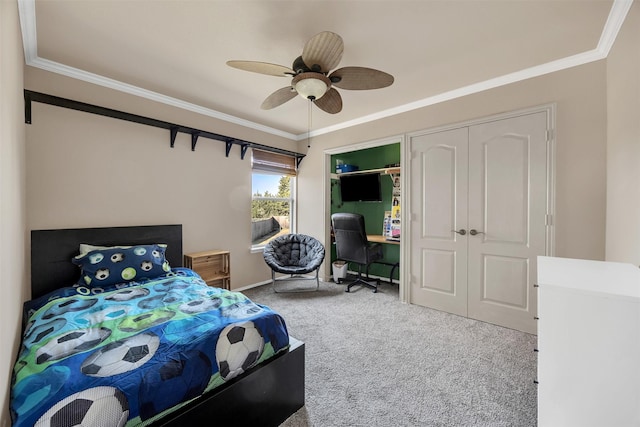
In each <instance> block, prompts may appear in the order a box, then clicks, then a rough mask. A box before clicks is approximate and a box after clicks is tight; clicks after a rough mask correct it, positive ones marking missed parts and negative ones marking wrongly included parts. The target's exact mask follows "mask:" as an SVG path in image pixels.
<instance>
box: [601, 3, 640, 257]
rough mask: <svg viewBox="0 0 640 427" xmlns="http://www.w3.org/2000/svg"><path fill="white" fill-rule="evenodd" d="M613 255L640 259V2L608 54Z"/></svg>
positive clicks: (609, 229)
mask: <svg viewBox="0 0 640 427" xmlns="http://www.w3.org/2000/svg"><path fill="white" fill-rule="evenodd" d="M607 113H608V129H607V244H606V248H607V250H606V258H607V260H608V261H618V262H630V263H632V264H635V265H640V3H639V2H637V1H636V2H634V4H633V5H632V7H631V10H630V11H629V13H628V15H627V18H626V20H625V23H624V26H623V27H622V30H621V31H620V32H619V34H618V37H617V38H616V43H615V45H614V46H613V49H612V50H611V52H610V54H609V56H608V58H607Z"/></svg>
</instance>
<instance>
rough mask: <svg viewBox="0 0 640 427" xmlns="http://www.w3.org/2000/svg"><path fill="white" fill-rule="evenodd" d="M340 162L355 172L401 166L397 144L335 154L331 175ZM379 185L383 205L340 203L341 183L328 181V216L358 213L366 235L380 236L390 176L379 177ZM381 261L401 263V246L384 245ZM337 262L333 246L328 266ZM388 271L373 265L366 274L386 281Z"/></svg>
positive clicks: (387, 205)
mask: <svg viewBox="0 0 640 427" xmlns="http://www.w3.org/2000/svg"><path fill="white" fill-rule="evenodd" d="M337 160H341V161H342V163H344V164H349V165H356V166H358V170H360V171H364V170H369V169H382V168H385V167H387V165H393V164H400V143H397V144H389V145H383V146H380V147H374V148H367V149H364V150H357V151H350V152H348V153H341V154H334V155H332V156H331V168H332V169H331V172H332V173H335V170H336V169H335V168H336V162H337ZM380 184H381V190H382V202H347V203H342V200H341V199H340V181H339V180H338V179H332V180H331V213H332V214H333V213H336V212H349V213H359V214H361V215H363V216H364V224H365V228H366V232H367V234H382V226H383V224H384V213H385V211H390V210H391V199H392V194H391V193H392V189H393V182H392V180H391V176H390V175H381V176H380ZM382 251H383V254H384V259H383V260H382V261H384V262H388V263H397V262H399V261H400V245H393V244H383V245H382ZM335 260H336V250H335V246H334V245H332V246H331V262H333V261H335ZM349 270H353V271H357V270H358V266H357V265H356V264H354V265H350V266H349ZM390 272H391V267H390V266H386V265H380V264H372V265H371V268H370V269H369V274H372V275H374V276H380V277H383V278H384V277H386V278H387V279H388V278H389V273H390ZM398 274H399V272H398V269H396V270H395V272H394V275H393V276H394V277H393V278H394V279H398V277H399V276H398Z"/></svg>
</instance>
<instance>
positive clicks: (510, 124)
mask: <svg viewBox="0 0 640 427" xmlns="http://www.w3.org/2000/svg"><path fill="white" fill-rule="evenodd" d="M546 123H547V121H546V114H545V113H543V112H540V113H535V114H530V115H526V116H521V117H515V118H511V119H504V120H499V121H495V122H490V123H485V124H481V125H477V126H471V127H470V128H469V158H470V162H469V205H468V207H469V229H470V230H469V235H468V242H469V256H468V265H469V269H468V302H469V304H468V316H469V317H472V318H474V319H478V320H483V321H486V322H490V323H494V324H498V325H502V326H506V327H510V328H514V329H518V330H521V331H526V332H530V333H536V323H535V320H534V316H535V313H536V312H537V301H536V292H534V288H533V283H534V282H535V278H536V262H537V261H536V257H537V256H538V255H544V254H545V238H546V234H545V231H546V224H545V215H546V199H547V198H546V188H547V185H546V184H547V169H546V159H547V149H546V128H547V126H546ZM474 230H476V231H477V232H478V234H475V235H474Z"/></svg>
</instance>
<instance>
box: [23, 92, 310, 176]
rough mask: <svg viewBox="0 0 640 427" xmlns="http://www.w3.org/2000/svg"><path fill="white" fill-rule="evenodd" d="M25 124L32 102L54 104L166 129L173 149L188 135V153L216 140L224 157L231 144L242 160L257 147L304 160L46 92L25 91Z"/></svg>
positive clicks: (271, 148) (248, 143)
mask: <svg viewBox="0 0 640 427" xmlns="http://www.w3.org/2000/svg"><path fill="white" fill-rule="evenodd" d="M24 101H25V105H24V121H25V123H27V124H31V103H32V102H40V103H43V104H49V105H55V106H57V107H63V108H69V109H72V110H77V111H83V112H85V113H92V114H98V115H100V116H105V117H111V118H114V119H120V120H126V121H129V122H134V123H140V124H143V125H147V126H153V127H157V128H161V129H167V130H169V132H170V136H169V138H170V146H171V147H172V148H173V146H174V144H175V140H176V136H177V135H178V132H182V133H187V134H189V135H191V150H192V151H195V149H196V144H197V142H198V138H200V137H203V138H208V139H213V140H216V141H221V142H224V143H225V144H226V150H225V156H226V157H229V152H230V151H231V147H232V146H233V145H239V146H240V158H241V159H244V156H245V154H246V152H247V149H248V148H256V149H259V150H263V151H269V152H272V153H278V154H283V155H286V156H291V157H295V159H296V166H300V162H301V161H302V159H303V158H304V157H305V154H302V153H296V152H295V151H289V150H284V149H281V148H276V147H270V146H268V145H263V144H258V143H256V142H250V141H244V140H242V139H237V138H232V137H230V136H225V135H220V134H217V133H213V132H208V131H204V130H200V129H196V128H192V127H189V126H182V125H179V124H175V123H170V122H165V121H163V120H156V119H152V118H150V117H144V116H139V115H137V114H131V113H127V112H124V111H119V110H113V109H111V108H106V107H100V106H98V105H93V104H87V103H85V102H80V101H74V100H72V99H66V98H61V97H58V96H54V95H47V94H45V93H40V92H34V91H31V90H27V89H25V90H24Z"/></svg>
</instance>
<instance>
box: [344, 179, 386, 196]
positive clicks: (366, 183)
mask: <svg viewBox="0 0 640 427" xmlns="http://www.w3.org/2000/svg"><path fill="white" fill-rule="evenodd" d="M340 194H341V196H342V202H381V201H382V191H381V190H380V174H379V173H357V174H353V175H340Z"/></svg>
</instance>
